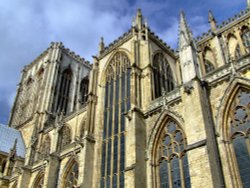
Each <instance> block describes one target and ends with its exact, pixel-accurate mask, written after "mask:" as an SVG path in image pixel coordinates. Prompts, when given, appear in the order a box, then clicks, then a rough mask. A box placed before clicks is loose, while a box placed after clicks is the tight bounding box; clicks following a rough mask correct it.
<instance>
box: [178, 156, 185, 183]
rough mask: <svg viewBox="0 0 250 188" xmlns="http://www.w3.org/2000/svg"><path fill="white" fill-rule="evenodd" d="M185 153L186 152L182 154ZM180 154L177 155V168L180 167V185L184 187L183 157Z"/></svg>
mask: <svg viewBox="0 0 250 188" xmlns="http://www.w3.org/2000/svg"><path fill="white" fill-rule="evenodd" d="M184 155H186V154H184ZM180 157H181V156H179V168H180V176H181V187H182V188H185V175H184V168H183V157H184V156H182V158H180Z"/></svg>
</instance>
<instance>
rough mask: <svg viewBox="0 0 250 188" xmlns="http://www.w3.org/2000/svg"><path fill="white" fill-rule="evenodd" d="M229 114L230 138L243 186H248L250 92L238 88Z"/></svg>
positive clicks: (249, 169) (249, 181)
mask: <svg viewBox="0 0 250 188" xmlns="http://www.w3.org/2000/svg"><path fill="white" fill-rule="evenodd" d="M230 109H231V112H230V114H229V124H230V127H231V128H230V138H231V141H232V143H233V148H234V153H235V157H236V161H237V163H238V170H239V174H240V177H241V181H242V184H243V187H244V188H247V187H250V92H249V91H247V90H244V89H241V90H239V92H238V93H237V95H236V97H235V99H234V101H233V103H232V104H231V108H230Z"/></svg>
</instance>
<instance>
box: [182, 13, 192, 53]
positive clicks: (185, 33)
mask: <svg viewBox="0 0 250 188" xmlns="http://www.w3.org/2000/svg"><path fill="white" fill-rule="evenodd" d="M192 40H193V36H192V33H191V31H190V29H189V27H188V25H187V21H186V18H185V14H184V12H183V11H181V14H180V24H179V50H180V49H182V48H183V47H185V46H187V45H189V44H190V43H191V42H192Z"/></svg>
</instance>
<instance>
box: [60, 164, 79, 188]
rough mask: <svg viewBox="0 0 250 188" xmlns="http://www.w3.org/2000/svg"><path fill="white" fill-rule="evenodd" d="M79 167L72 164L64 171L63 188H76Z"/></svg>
mask: <svg viewBox="0 0 250 188" xmlns="http://www.w3.org/2000/svg"><path fill="white" fill-rule="evenodd" d="M78 176H79V166H78V163H77V162H73V163H72V164H71V165H70V166H69V168H68V169H67V171H66V174H65V176H64V185H63V188H76V187H78V185H77V182H78Z"/></svg>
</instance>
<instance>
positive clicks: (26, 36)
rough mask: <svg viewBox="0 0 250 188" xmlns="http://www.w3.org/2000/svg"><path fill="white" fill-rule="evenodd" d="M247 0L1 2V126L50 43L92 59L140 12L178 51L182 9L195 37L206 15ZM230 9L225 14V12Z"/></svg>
mask: <svg viewBox="0 0 250 188" xmlns="http://www.w3.org/2000/svg"><path fill="white" fill-rule="evenodd" d="M245 1H246V0H241V1H239V0H230V1H228V0H220V1H218V0H210V1H207V0H199V1H194V0H119V1H117V0H106V1H103V0H83V1H81V0H74V1H72V0H71V1H70V0H53V1H49V0H47V1H46V0H44V1H34V0H11V1H9V0H1V1H0V7H1V11H0V23H1V26H0V36H1V41H0V49H1V50H0V92H1V93H0V106H1V111H0V123H7V119H8V118H7V117H8V114H9V112H10V106H11V105H12V103H13V98H14V97H13V96H14V94H15V91H16V85H17V83H18V80H19V77H20V71H21V69H22V67H23V66H24V65H25V64H28V63H30V62H31V61H32V60H33V59H35V58H36V57H37V56H38V55H39V54H40V53H41V52H43V51H44V50H45V49H46V48H47V47H48V45H49V43H50V42H51V41H62V42H63V43H64V45H65V46H66V47H68V48H70V49H71V50H73V51H75V52H76V53H78V54H80V55H81V56H83V57H85V58H86V59H88V60H91V56H92V55H94V54H96V53H97V45H98V42H99V39H100V37H101V36H104V38H105V42H106V44H108V43H110V42H112V41H113V40H114V39H116V38H117V37H119V36H120V35H121V34H123V32H125V31H126V30H128V29H129V27H130V26H131V21H132V16H133V15H135V12H136V9H138V8H141V9H142V11H143V14H144V15H145V17H146V18H147V20H148V23H149V25H150V27H151V29H152V30H154V31H155V33H158V34H159V35H160V37H162V38H163V39H164V40H165V41H166V42H168V43H169V44H170V45H171V46H173V47H176V44H177V31H178V20H179V11H180V10H181V9H183V10H184V11H185V12H186V14H187V19H188V21H189V23H190V25H191V26H192V28H193V32H194V34H195V35H198V34H199V33H201V32H204V31H206V30H207V29H208V23H207V11H208V9H213V10H214V14H215V16H217V18H218V21H219V22H220V21H222V20H224V19H225V17H228V16H232V14H233V13H237V12H238V11H239V10H241V9H243V8H244V6H245ZM224 9H226V10H227V11H223V12H222V11H221V10H224Z"/></svg>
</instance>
